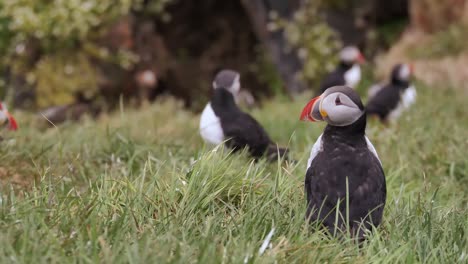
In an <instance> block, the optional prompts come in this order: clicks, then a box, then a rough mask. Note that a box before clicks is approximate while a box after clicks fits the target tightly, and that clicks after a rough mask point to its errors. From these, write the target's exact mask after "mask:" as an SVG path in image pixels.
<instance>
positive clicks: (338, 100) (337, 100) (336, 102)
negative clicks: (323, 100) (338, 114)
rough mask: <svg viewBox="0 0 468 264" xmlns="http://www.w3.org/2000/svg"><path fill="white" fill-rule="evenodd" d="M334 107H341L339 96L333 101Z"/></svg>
mask: <svg viewBox="0 0 468 264" xmlns="http://www.w3.org/2000/svg"><path fill="white" fill-rule="evenodd" d="M335 105H342V103H341V99H340V96H339V95H338V96H337V97H336V99H335Z"/></svg>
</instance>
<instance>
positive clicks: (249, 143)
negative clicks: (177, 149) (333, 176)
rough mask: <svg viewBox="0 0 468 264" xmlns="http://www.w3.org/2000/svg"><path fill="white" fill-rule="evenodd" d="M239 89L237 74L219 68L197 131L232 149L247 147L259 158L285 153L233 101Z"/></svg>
mask: <svg viewBox="0 0 468 264" xmlns="http://www.w3.org/2000/svg"><path fill="white" fill-rule="evenodd" d="M239 91H240V74H239V73H238V72H236V71H233V70H222V71H220V72H219V73H218V74H217V75H216V77H215V79H214V81H213V95H212V97H211V101H210V102H209V103H208V104H207V105H206V107H205V109H204V110H203V113H202V115H201V119H200V135H201V136H202V138H203V139H204V140H205V142H207V143H210V144H214V145H218V144H221V143H223V142H225V143H226V145H227V146H228V147H230V148H232V149H233V150H234V151H237V150H240V149H243V148H246V147H247V148H248V150H249V153H250V154H251V155H252V156H253V157H255V158H259V157H262V156H267V157H268V158H269V159H270V160H273V159H276V158H277V157H278V153H279V154H280V156H281V157H282V156H285V155H286V154H287V152H288V150H287V149H286V148H279V147H278V146H277V145H276V144H275V143H274V142H273V141H272V140H271V139H270V137H269V136H268V134H267V133H266V132H265V130H264V129H263V128H262V126H261V125H260V124H259V123H258V122H257V121H256V120H255V119H254V118H252V117H251V116H250V115H249V114H247V113H244V112H242V111H241V110H240V109H239V107H238V106H237V104H236V96H237V95H238V93H239Z"/></svg>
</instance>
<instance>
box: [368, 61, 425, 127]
mask: <svg viewBox="0 0 468 264" xmlns="http://www.w3.org/2000/svg"><path fill="white" fill-rule="evenodd" d="M412 74H413V66H412V65H411V64H397V65H395V67H393V70H392V73H391V78H390V82H389V83H388V84H386V85H383V86H381V87H379V86H374V88H373V89H370V90H369V95H370V99H369V102H368V103H367V106H366V108H367V114H368V115H369V116H377V117H378V118H379V119H380V120H382V121H384V122H388V121H393V120H396V119H397V118H398V117H400V115H401V113H402V112H403V111H404V110H406V109H408V108H409V107H410V106H411V105H412V104H413V103H414V102H415V101H416V89H415V88H414V86H413V85H411V76H412Z"/></svg>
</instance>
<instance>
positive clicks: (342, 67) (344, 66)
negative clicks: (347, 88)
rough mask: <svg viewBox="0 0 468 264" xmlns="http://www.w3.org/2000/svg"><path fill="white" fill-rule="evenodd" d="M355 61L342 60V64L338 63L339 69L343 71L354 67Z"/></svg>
mask: <svg viewBox="0 0 468 264" xmlns="http://www.w3.org/2000/svg"><path fill="white" fill-rule="evenodd" d="M353 65H354V64H353V63H349V62H345V61H340V64H339V65H338V69H340V70H342V71H343V72H346V71H348V70H349V69H351V68H352V67H353Z"/></svg>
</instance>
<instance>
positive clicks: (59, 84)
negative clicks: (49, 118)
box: [30, 54, 98, 107]
mask: <svg viewBox="0 0 468 264" xmlns="http://www.w3.org/2000/svg"><path fill="white" fill-rule="evenodd" d="M97 74H98V73H97V71H96V69H95V68H94V67H93V66H92V65H91V63H90V62H89V60H88V58H87V57H86V56H85V55H84V54H73V55H71V54H66V55H65V54H63V55H58V56H47V57H43V58H42V59H41V60H40V61H39V62H38V63H37V64H36V67H35V69H34V71H33V72H31V73H30V75H31V76H32V77H31V78H33V79H34V80H36V81H35V83H36V99H37V105H38V106H39V107H46V106H49V105H61V104H69V103H73V102H74V101H75V97H74V96H75V95H76V94H77V93H78V92H81V93H82V94H83V96H84V97H85V98H92V97H93V96H94V95H95V94H96V93H97V91H98V89H97V82H98V76H97Z"/></svg>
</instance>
